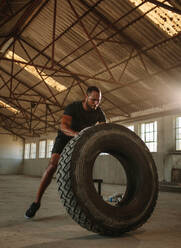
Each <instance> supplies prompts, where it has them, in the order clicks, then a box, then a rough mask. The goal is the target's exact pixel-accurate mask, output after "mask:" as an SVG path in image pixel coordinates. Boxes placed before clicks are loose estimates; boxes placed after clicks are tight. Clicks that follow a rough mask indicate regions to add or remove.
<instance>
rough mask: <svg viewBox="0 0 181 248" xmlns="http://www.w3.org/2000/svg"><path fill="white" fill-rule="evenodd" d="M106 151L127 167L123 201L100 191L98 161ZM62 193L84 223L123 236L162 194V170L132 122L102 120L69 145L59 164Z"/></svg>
mask: <svg viewBox="0 0 181 248" xmlns="http://www.w3.org/2000/svg"><path fill="white" fill-rule="evenodd" d="M101 152H107V153H109V154H111V155H112V156H114V157H116V158H117V159H118V160H119V161H120V163H121V164H122V166H123V167H124V170H125V173H126V177H127V189H126V192H125V195H124V197H123V200H122V201H121V203H120V205H119V206H111V205H110V204H108V203H106V202H105V201H104V200H103V198H102V197H101V196H100V195H99V194H98V193H97V191H96V189H95V187H94V183H93V177H92V174H93V166H94V162H95V160H96V158H97V156H98V155H99V154H100V153H101ZM56 177H57V184H58V192H59V195H60V199H61V200H62V202H63V205H64V206H65V208H66V209H67V212H68V213H69V214H70V216H71V217H72V218H73V219H74V220H75V221H76V222H77V223H78V224H80V225H81V226H82V227H84V228H86V229H88V230H89V231H93V232H96V233H99V234H102V235H109V236H118V235H121V234H123V233H125V232H129V231H132V230H135V229H137V228H138V227H140V226H141V225H143V224H144V223H145V222H146V221H147V220H148V218H149V217H150V216H151V214H152V212H153V210H154V207H155V205H156V201H157V196H158V176H157V170H156V166H155V163H154V160H153V158H152V155H151V153H150V152H149V150H148V148H147V146H146V145H145V144H144V142H143V141H142V140H141V139H140V138H139V137H138V136H137V135H136V134H135V133H134V132H132V131H131V130H129V129H128V128H126V127H124V126H121V125H117V124H110V123H108V124H101V125H97V126H94V127H91V128H88V129H87V130H86V131H84V132H81V134H79V135H78V136H77V137H75V138H73V139H71V140H70V141H69V143H68V144H67V145H66V147H65V148H64V150H63V152H62V154H61V158H60V161H59V164H58V168H57V174H56Z"/></svg>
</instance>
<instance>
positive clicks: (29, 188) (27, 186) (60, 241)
mask: <svg viewBox="0 0 181 248" xmlns="http://www.w3.org/2000/svg"><path fill="white" fill-rule="evenodd" d="M39 182H40V178H31V177H26V176H17V175H11V176H10V175H0V248H12V247H13V248H21V247H24V248H39V247H41V248H60V247H61V248H89V247H90V248H94V247H96V248H97V247H98V248H102V247H104V248H108V247H109V248H110V247H114V248H118V247H119V248H120V247H121V248H129V247H134V248H138V247H139V248H149V247H150V248H153V247H154V248H180V247H181V195H180V193H171V192H160V194H159V199H158V203H157V206H156V208H155V211H154V213H153V215H152V216H151V218H150V219H149V220H148V222H147V223H146V224H144V225H143V226H142V227H140V228H139V229H137V230H136V231H134V232H129V233H127V234H125V235H123V236H122V237H117V238H110V237H103V236H100V235H98V234H95V233H92V232H89V231H87V230H86V229H83V228H82V227H80V226H79V225H78V224H76V223H75V222H74V221H73V220H72V219H71V218H70V217H69V215H68V214H67V213H66V211H65V209H64V207H63V206H62V204H61V202H60V200H59V195H58V192H57V185H56V181H55V180H53V182H52V184H51V185H50V187H49V188H48V189H47V191H46V193H45V195H44V198H43V201H42V206H41V209H40V210H39V211H38V213H37V215H36V217H35V218H34V219H32V220H27V219H25V218H24V212H25V210H26V209H27V207H28V206H29V204H30V203H31V202H32V201H33V199H34V195H35V192H36V190H37V187H38V186H39Z"/></svg>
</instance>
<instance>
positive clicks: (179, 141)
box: [175, 117, 181, 151]
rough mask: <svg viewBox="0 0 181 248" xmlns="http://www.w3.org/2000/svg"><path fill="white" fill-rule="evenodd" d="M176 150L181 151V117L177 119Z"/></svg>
mask: <svg viewBox="0 0 181 248" xmlns="http://www.w3.org/2000/svg"><path fill="white" fill-rule="evenodd" d="M175 133H176V150H177V151H179V150H181V117H177V118H176V130H175Z"/></svg>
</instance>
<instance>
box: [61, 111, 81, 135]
mask: <svg viewBox="0 0 181 248" xmlns="http://www.w3.org/2000/svg"><path fill="white" fill-rule="evenodd" d="M71 124H72V117H71V116H70V115H63V117H62V119H61V124H60V129H61V131H62V132H63V133H64V134H65V135H67V136H72V137H74V136H76V135H77V134H78V132H75V131H74V130H72V129H71Z"/></svg>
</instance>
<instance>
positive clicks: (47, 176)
mask: <svg viewBox="0 0 181 248" xmlns="http://www.w3.org/2000/svg"><path fill="white" fill-rule="evenodd" d="M59 159H60V154H58V153H53V154H52V156H51V158H50V161H49V164H48V167H47V169H46V170H45V172H44V174H43V176H42V178H41V181H40V186H39V189H38V192H37V195H36V200H35V202H36V203H40V201H41V198H42V196H43V194H44V192H45V190H46V189H47V187H48V185H49V184H50V183H51V181H52V178H53V175H54V173H55V172H56V170H57V166H58V161H59Z"/></svg>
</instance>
